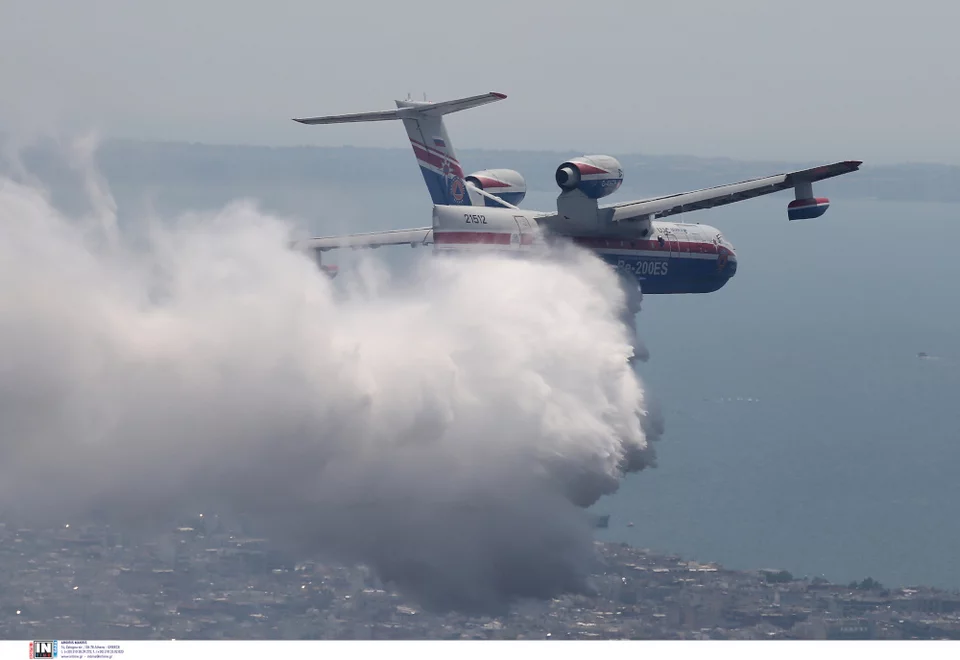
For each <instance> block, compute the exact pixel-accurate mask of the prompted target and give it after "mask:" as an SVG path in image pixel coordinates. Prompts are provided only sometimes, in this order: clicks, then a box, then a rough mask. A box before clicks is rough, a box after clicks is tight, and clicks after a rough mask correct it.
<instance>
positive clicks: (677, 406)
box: [114, 163, 960, 589]
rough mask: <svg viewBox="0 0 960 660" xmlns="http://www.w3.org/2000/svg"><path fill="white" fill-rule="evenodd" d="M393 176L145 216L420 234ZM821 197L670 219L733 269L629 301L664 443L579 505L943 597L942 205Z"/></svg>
mask: <svg viewBox="0 0 960 660" xmlns="http://www.w3.org/2000/svg"><path fill="white" fill-rule="evenodd" d="M411 170H412V172H411V173H410V174H409V176H408V174H407V173H406V172H405V173H403V175H402V176H400V175H398V181H397V184H396V185H390V186H382V185H376V186H374V187H371V186H369V185H366V184H364V183H363V182H359V183H358V184H357V185H355V186H351V185H346V186H344V185H337V186H324V185H323V184H322V182H319V183H318V185H317V186H316V187H315V188H312V187H311V188H308V187H304V186H302V185H301V184H297V185H291V186H287V187H277V186H276V185H270V186H266V185H265V186H263V187H260V188H253V189H249V190H247V189H243V190H239V189H234V188H231V187H229V186H228V187H221V188H214V187H211V186H208V185H206V184H204V183H203V182H202V181H197V182H196V183H195V185H190V186H187V185H180V186H179V187H164V188H159V189H157V190H155V191H153V193H152V196H151V197H150V200H149V204H146V206H149V207H150V208H155V209H159V210H161V211H162V212H170V211H173V210H176V209H185V208H192V209H199V208H216V207H218V206H220V205H222V204H224V203H226V202H227V201H229V200H230V199H234V198H236V197H238V196H246V197H252V198H254V199H257V200H259V201H260V203H261V205H262V206H263V207H264V208H265V210H268V211H275V212H277V213H280V214H283V215H289V216H291V217H294V218H296V219H297V220H298V221H300V222H302V223H303V225H304V226H307V227H311V226H312V227H313V228H314V229H315V230H316V231H323V232H324V233H338V232H344V231H346V232H350V231H353V232H356V231H370V230H376V229H386V228H396V227H403V226H424V225H429V223H430V203H429V199H428V198H427V195H426V193H425V191H424V189H423V187H422V182H420V181H419V180H418V178H417V176H416V171H415V168H413V165H412V163H411ZM628 174H629V173H628ZM851 176H856V174H853V175H851ZM114 192H115V194H116V195H117V197H118V201H119V202H120V207H121V209H122V210H123V209H126V210H127V211H128V212H131V213H133V214H134V215H135V214H137V213H139V212H140V209H138V204H139V205H141V206H144V202H143V200H144V196H143V194H142V193H143V190H142V189H140V188H129V189H126V188H124V187H123V186H118V187H116V188H115V189H114ZM641 192H644V191H642V190H641V188H640V187H635V188H632V189H631V188H630V187H625V188H624V190H623V191H621V192H620V193H618V194H617V198H621V199H629V198H630V194H631V193H636V194H637V195H638V196H639V194H640V193H641ZM662 192H664V191H662ZM665 192H669V191H665ZM830 196H831V197H832V198H833V206H832V208H831V209H830V210H829V211H828V212H827V214H826V215H825V216H823V217H821V218H819V219H815V220H807V221H797V222H788V220H787V217H786V216H787V214H786V205H787V202H788V201H790V199H791V197H790V195H789V194H788V193H780V194H777V195H774V196H771V197H767V198H760V199H755V200H751V201H747V202H744V203H739V204H733V205H730V206H727V207H721V208H717V209H714V210H711V211H701V212H696V213H690V214H687V215H686V216H684V217H683V219H684V220H686V221H689V222H701V223H705V224H710V225H712V226H714V227H717V228H718V229H720V230H721V231H722V232H723V233H724V235H725V236H726V237H727V238H728V239H729V240H730V241H731V242H732V243H733V245H734V246H735V248H736V251H737V255H738V260H739V266H738V271H737V274H736V276H735V277H734V278H733V279H732V280H731V281H730V282H729V283H728V284H727V285H726V286H725V287H724V288H722V289H721V290H719V291H718V292H715V293H711V294H702V295H679V296H649V297H647V298H645V300H644V302H643V309H642V311H641V312H640V314H639V317H638V328H639V334H640V336H641V338H642V339H643V341H644V342H645V344H646V346H647V348H648V350H649V352H650V359H649V361H648V362H646V363H641V364H639V365H638V367H637V369H638V372H639V374H640V376H641V377H642V379H643V381H644V383H645V385H646V389H647V393H648V396H649V397H650V399H651V400H652V401H654V402H655V404H656V405H657V406H659V408H660V409H661V411H662V414H663V417H664V420H665V425H666V432H665V434H664V436H663V438H662V440H660V441H659V442H658V447H657V451H658V465H657V466H656V467H655V468H651V469H647V470H645V471H643V472H641V473H638V474H634V475H630V476H628V477H626V478H625V479H624V481H623V482H622V484H621V487H620V489H619V491H618V492H617V493H616V494H614V495H611V496H608V497H605V498H603V499H602V500H600V501H599V502H598V503H597V504H596V505H595V506H594V507H593V509H594V510H595V511H596V512H598V513H608V514H610V523H609V527H608V528H607V529H603V530H598V531H597V536H598V538H600V539H603V540H608V541H618V542H627V543H630V544H632V545H636V546H640V547H645V548H649V549H651V550H654V551H658V552H667V553H676V554H679V555H681V556H683V557H685V558H688V559H695V560H700V561H715V562H719V563H721V564H722V565H724V566H727V567H730V568H735V569H756V568H778V569H785V570H788V571H790V572H791V573H793V574H794V575H795V576H798V577H800V576H809V577H814V576H823V577H825V578H827V579H829V580H831V581H837V582H848V581H851V580H854V579H856V580H860V579H863V578H865V577H867V576H869V577H872V578H874V579H876V580H879V581H880V582H881V583H883V584H884V585H886V586H906V585H918V584H924V585H930V586H936V587H941V588H949V589H957V588H960V562H958V561H957V554H958V549H960V523H958V522H957V521H958V520H960V515H958V510H957V509H958V504H960V254H958V251H957V249H958V246H960V205H954V204H939V203H917V202H910V203H907V202H890V201H879V200H869V199H848V198H844V196H843V186H842V185H841V184H840V183H836V184H834V185H831V187H830ZM555 197H556V195H555V193H552V192H550V193H548V192H540V193H531V194H530V195H528V197H527V200H525V203H524V206H525V207H530V208H542V209H551V208H554V204H555ZM381 252H386V251H381ZM921 354H923V355H921Z"/></svg>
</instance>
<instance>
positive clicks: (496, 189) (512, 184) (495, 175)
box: [466, 169, 527, 206]
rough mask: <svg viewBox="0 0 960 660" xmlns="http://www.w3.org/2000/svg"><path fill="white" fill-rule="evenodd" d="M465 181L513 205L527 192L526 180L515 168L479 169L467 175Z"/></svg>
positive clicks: (520, 200)
mask: <svg viewBox="0 0 960 660" xmlns="http://www.w3.org/2000/svg"><path fill="white" fill-rule="evenodd" d="M466 182H467V184H468V185H471V186H473V187H475V188H479V189H480V190H482V191H484V192H486V193H489V194H491V195H493V196H494V197H497V198H498V199H502V200H503V201H505V202H506V203H507V204H513V205H514V206H516V205H517V204H519V203H520V202H522V201H523V198H524V197H525V196H526V194H527V182H526V181H524V180H523V175H522V174H520V172H517V171H516V170H506V169H496V170H480V171H479V172H474V173H473V174H471V175H470V176H468V177H467V178H466Z"/></svg>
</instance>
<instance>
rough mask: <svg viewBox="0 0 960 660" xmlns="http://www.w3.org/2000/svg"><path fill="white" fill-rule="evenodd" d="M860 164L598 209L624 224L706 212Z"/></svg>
mask: <svg viewBox="0 0 960 660" xmlns="http://www.w3.org/2000/svg"><path fill="white" fill-rule="evenodd" d="M861 163H862V161H859V160H845V161H841V162H838V163H831V164H829V165H821V166H819V167H813V168H811V169H808V170H798V171H796V172H789V173H787V174H775V175H773V176H766V177H761V178H759V179H749V180H747V181H740V182H739V183H728V184H726V185H722V186H715V187H713V188H703V189H701V190H694V191H692V192H685V193H678V194H675V195H666V196H664V197H654V198H651V199H643V200H639V201H635V202H623V203H620V204H612V205H610V206H605V207H603V209H601V210H605V211H612V217H611V218H610V219H611V220H613V221H615V222H624V221H630V220H643V219H646V218H651V219H653V218H665V217H667V216H670V215H674V214H677V213H686V212H688V211H699V210H701V209H710V208H713V207H715V206H723V205H725V204H733V203H734V202H741V201H743V200H746V199H752V198H754V197H760V196H761V195H769V194H770V193H775V192H779V191H781V190H787V189H789V188H793V187H795V186H797V185H798V184H811V183H814V182H816V181H822V180H823V179H829V178H832V177H835V176H840V175H842V174H847V173H849V172H855V171H856V170H858V169H859V168H860V165H861Z"/></svg>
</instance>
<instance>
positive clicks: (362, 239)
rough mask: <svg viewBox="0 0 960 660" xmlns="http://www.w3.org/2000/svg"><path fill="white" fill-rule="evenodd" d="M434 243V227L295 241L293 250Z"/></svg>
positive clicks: (322, 250) (414, 245) (324, 249)
mask: <svg viewBox="0 0 960 660" xmlns="http://www.w3.org/2000/svg"><path fill="white" fill-rule="evenodd" d="M432 243H433V227H420V228H418V229H391V230H389V231H373V232H368V233H365V234H344V235H342V236H320V237H317V238H305V239H302V240H299V241H294V243H293V248H294V249H299V250H320V251H321V252H325V251H326V250H334V249H337V248H353V249H359V248H378V247H382V246H384V245H409V246H411V247H416V246H418V245H430V244H432Z"/></svg>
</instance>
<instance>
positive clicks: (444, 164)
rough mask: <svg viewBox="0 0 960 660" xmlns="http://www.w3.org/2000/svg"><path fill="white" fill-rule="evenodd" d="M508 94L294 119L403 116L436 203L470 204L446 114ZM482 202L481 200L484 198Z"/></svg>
mask: <svg viewBox="0 0 960 660" xmlns="http://www.w3.org/2000/svg"><path fill="white" fill-rule="evenodd" d="M505 98H507V97H506V95H504V94H498V93H497V92H490V93H488V94H480V95H478V96H469V97H466V98H462V99H455V100H453V101H440V102H437V103H429V102H425V101H424V102H418V101H397V102H396V103H397V109H396V110H383V111H377V112H358V113H354V114H349V115H329V116H326V117H311V118H307V119H295V120H294V121H297V122H300V123H301V124H343V123H352V122H365V121H388V120H392V119H400V120H402V121H403V126H404V128H406V129H407V137H408V138H409V139H410V146H412V147H413V154H414V156H415V157H416V159H417V165H419V166H420V171H421V173H422V174H423V180H424V182H425V183H426V184H427V190H429V191H430V197H431V199H433V203H434V204H440V205H449V206H470V205H471V204H473V202H472V201H471V197H470V196H471V191H470V190H468V188H467V184H466V181H465V180H464V173H463V168H462V167H461V165H460V161H459V160H457V155H456V153H455V152H454V150H453V144H452V143H451V142H450V136H449V135H447V129H446V127H445V126H444V125H443V115H447V114H450V113H451V112H459V111H460V110H466V109H468V108H475V107H477V106H479V105H484V104H486V103H493V102H494V101H500V100H502V99H505ZM481 204H482V202H481Z"/></svg>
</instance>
